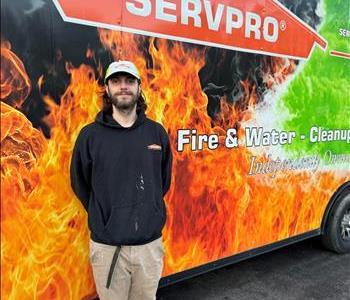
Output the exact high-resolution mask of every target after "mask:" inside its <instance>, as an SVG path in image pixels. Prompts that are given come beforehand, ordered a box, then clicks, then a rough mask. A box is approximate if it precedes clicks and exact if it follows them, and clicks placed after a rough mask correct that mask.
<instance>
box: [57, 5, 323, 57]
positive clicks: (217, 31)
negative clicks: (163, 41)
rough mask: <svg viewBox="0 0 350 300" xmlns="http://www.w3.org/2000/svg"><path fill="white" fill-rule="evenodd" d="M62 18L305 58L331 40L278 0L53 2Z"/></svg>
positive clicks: (236, 48)
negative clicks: (316, 47) (314, 49)
mask: <svg viewBox="0 0 350 300" xmlns="http://www.w3.org/2000/svg"><path fill="white" fill-rule="evenodd" d="M54 3H55V5H56V7H57V9H58V10H59V12H60V14H61V16H62V18H63V19H64V20H65V21H67V22H74V23H79V24H85V25H92V26H97V27H104V28H110V29H115V30H122V31H126V32H132V33H138V34H144V35H149V36H155V37H161V38H168V39H173V40H178V41H184V42H190V43H195V44H202V45H208V46H214V47H221V48H227V49H233V50H241V51H245V52H253V53H261V54H268V55H274V56H284V57H290V58H296V59H305V58H308V57H309V56H310V53H311V51H312V49H313V48H314V47H315V46H316V45H318V46H319V47H320V48H321V49H323V50H325V49H326V47H327V41H326V40H325V39H324V38H323V37H322V36H320V35H319V34H318V33H317V32H316V31H315V30H314V29H312V28H311V27H309V26H308V25H307V24H306V23H304V22H303V21H302V20H301V19H299V18H298V17H297V16H295V15H294V14H293V13H291V12H290V11H289V10H287V9H286V8H285V7H284V6H283V5H282V4H280V3H279V2H278V1H275V0H264V1H261V0H245V1H235V0H211V1H209V0H98V1H97V0H75V1H70V0H54Z"/></svg>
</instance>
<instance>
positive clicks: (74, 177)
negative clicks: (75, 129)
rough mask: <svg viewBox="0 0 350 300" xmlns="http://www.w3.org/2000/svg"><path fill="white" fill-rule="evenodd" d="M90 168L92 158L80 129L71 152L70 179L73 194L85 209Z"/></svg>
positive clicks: (84, 135) (89, 181)
mask: <svg viewBox="0 0 350 300" xmlns="http://www.w3.org/2000/svg"><path fill="white" fill-rule="evenodd" d="M91 168H92V160H91V157H90V153H89V149H88V143H87V136H86V134H84V133H83V130H82V131H81V132H80V133H79V135H78V138H77V140H76V142H75V146H74V150H73V154H72V159H71V164H70V181H71V187H72V190H73V192H74V194H75V195H76V196H77V197H78V199H79V200H80V202H81V203H82V204H83V206H84V208H85V209H86V211H87V210H88V207H89V199H90V194H91Z"/></svg>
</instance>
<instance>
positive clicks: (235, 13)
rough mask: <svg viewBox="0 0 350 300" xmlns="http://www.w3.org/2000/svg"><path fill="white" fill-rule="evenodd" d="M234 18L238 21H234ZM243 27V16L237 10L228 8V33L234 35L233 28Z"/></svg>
mask: <svg viewBox="0 0 350 300" xmlns="http://www.w3.org/2000/svg"><path fill="white" fill-rule="evenodd" d="M233 17H235V18H236V20H233ZM242 26H243V14H242V12H241V11H240V10H239V9H237V8H233V7H230V6H228V7H227V10H226V33H232V28H236V29H237V28H241V27H242Z"/></svg>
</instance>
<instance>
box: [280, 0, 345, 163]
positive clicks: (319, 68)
mask: <svg viewBox="0 0 350 300" xmlns="http://www.w3.org/2000/svg"><path fill="white" fill-rule="evenodd" d="M323 14H324V16H323V18H324V19H323V23H322V24H321V30H320V34H321V35H322V36H323V37H324V38H325V39H326V40H327V41H328V47H327V50H326V51H325V52H323V51H322V50H320V49H319V48H316V49H315V50H314V51H313V53H312V57H311V58H310V59H309V60H308V61H306V62H305V66H304V67H303V69H302V71H301V72H300V73H299V74H297V75H296V77H295V78H294V79H293V81H292V82H291V83H290V85H289V86H288V89H287V91H286V93H285V94H284V95H283V96H282V98H281V99H280V103H279V104H280V106H279V109H281V110H285V109H288V111H289V115H290V118H289V119H288V120H285V121H284V124H283V126H284V129H285V130H295V131H296V132H297V134H298V136H300V135H301V134H304V135H305V136H306V138H305V140H301V139H299V138H298V139H295V140H294V142H293V143H292V144H291V145H288V146H285V149H286V150H287V151H288V152H290V154H292V155H300V154H320V155H321V156H322V155H323V154H324V153H325V151H327V150H331V151H332V152H334V153H350V144H348V143H347V142H346V141H332V142H319V143H310V142H309V138H308V137H309V131H310V128H311V127H312V126H320V127H322V128H324V129H346V128H348V129H350V60H349V59H346V58H341V57H335V56H331V55H330V51H331V50H336V51H342V52H347V53H350V37H344V36H342V35H341V34H340V33H339V32H340V29H341V28H342V29H347V30H349V29H350V24H349V23H350V21H349V20H350V15H349V14H350V1H348V0H337V1H334V0H325V1H324V2H323Z"/></svg>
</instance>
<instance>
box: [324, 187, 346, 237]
mask: <svg viewBox="0 0 350 300" xmlns="http://www.w3.org/2000/svg"><path fill="white" fill-rule="evenodd" d="M345 191H350V181H346V182H345V183H343V184H342V185H341V186H340V187H339V188H338V189H337V190H336V192H335V193H334V194H333V195H332V197H331V199H330V201H329V202H328V205H327V207H326V210H325V212H324V214H323V219H322V223H321V234H324V233H325V230H326V226H327V220H328V217H329V214H330V212H331V210H332V208H333V207H334V205H335V204H336V203H337V201H338V200H339V199H341V198H342V197H341V196H342V195H343V193H345Z"/></svg>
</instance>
